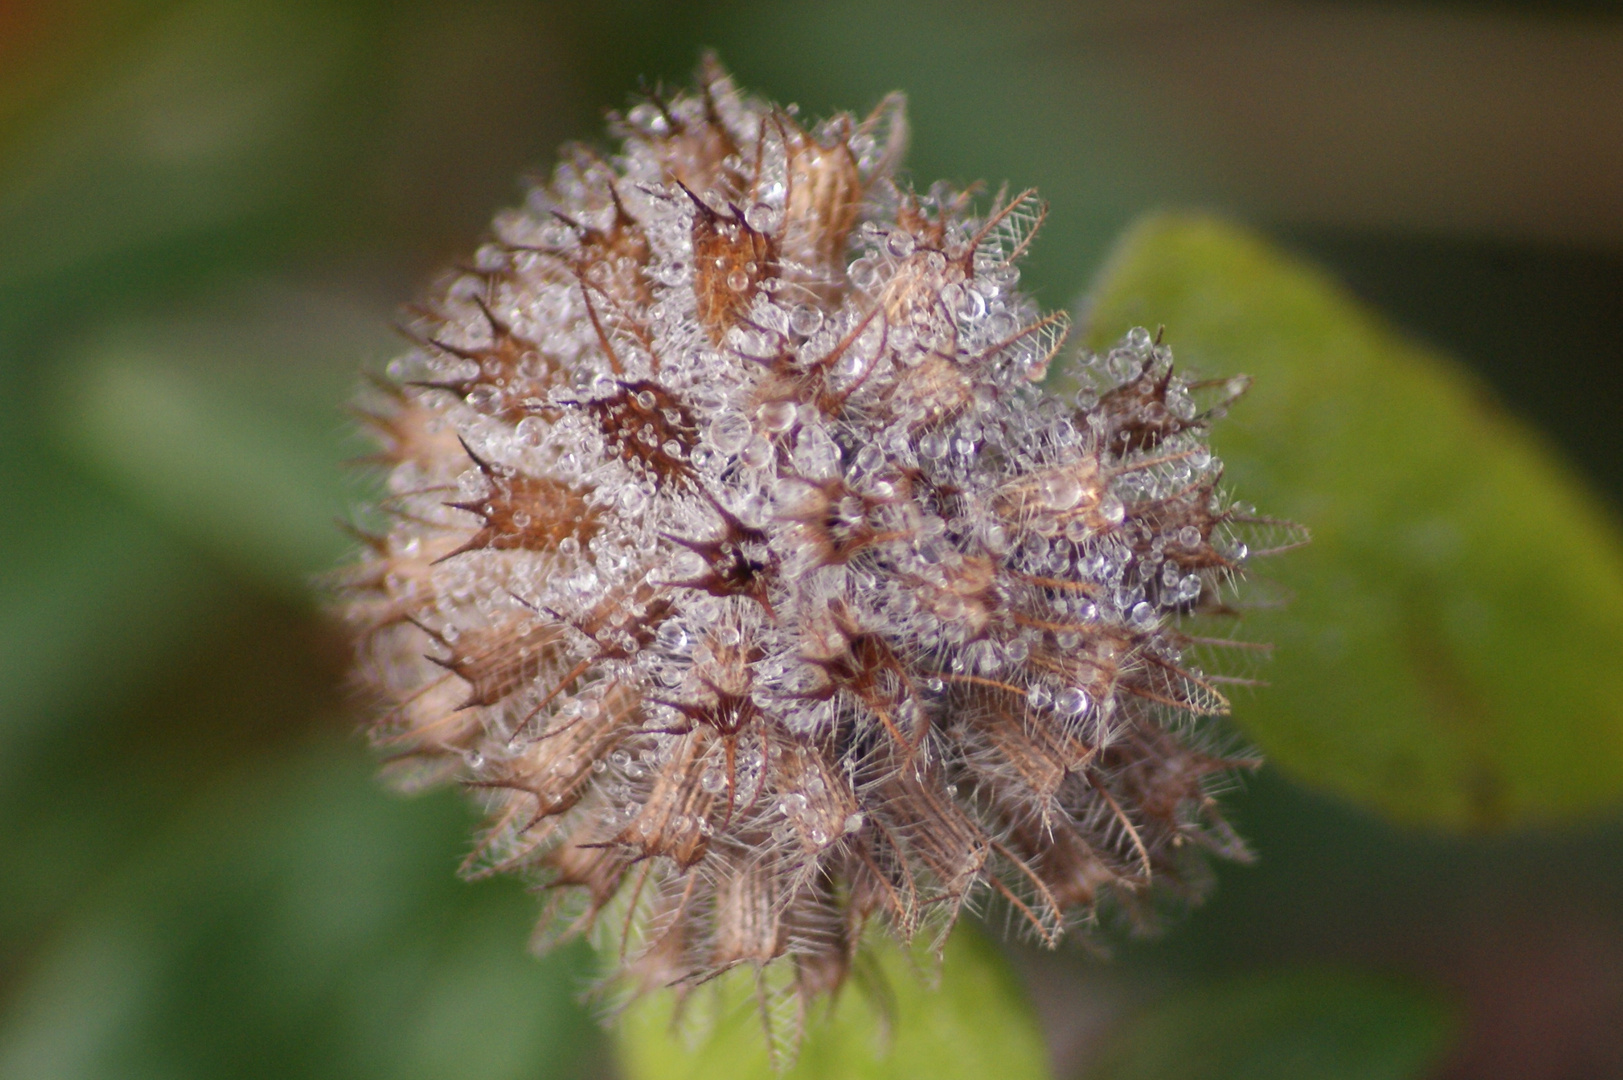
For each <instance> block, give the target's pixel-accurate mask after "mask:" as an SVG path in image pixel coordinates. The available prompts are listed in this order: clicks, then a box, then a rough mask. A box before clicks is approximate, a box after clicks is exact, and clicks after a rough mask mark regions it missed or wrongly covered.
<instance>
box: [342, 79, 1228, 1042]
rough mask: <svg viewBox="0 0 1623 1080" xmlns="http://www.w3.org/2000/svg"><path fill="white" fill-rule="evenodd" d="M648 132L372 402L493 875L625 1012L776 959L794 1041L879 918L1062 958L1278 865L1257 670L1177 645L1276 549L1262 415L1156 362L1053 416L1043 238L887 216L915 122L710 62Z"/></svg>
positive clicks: (1129, 350) (1096, 371)
mask: <svg viewBox="0 0 1623 1080" xmlns="http://www.w3.org/2000/svg"><path fill="white" fill-rule="evenodd" d="M613 129H614V134H615V136H616V138H618V139H619V140H620V145H619V148H618V149H617V150H616V152H615V153H614V154H612V155H611V156H607V157H603V156H599V155H598V154H596V153H594V152H593V151H591V150H589V149H586V148H583V147H574V148H571V149H569V150H568V151H566V154H565V160H564V162H563V164H561V165H560V166H559V167H558V169H557V172H556V174H555V176H554V177H553V179H552V182H551V183H550V184H548V185H547V186H546V187H544V188H538V189H536V190H535V191H533V192H532V193H531V195H530V198H529V201H528V202H527V204H526V205H525V206H524V207H523V208H522V209H519V210H515V211H512V212H508V213H505V214H503V215H501V216H500V217H499V218H498V219H497V221H496V223H495V230H494V231H495V237H494V239H493V240H492V241H491V242H489V243H488V244H486V245H485V246H483V247H482V248H480V249H479V251H478V253H477V255H476V257H475V260H474V262H473V265H472V266H470V267H468V268H466V269H464V270H462V271H459V272H457V273H456V274H455V275H453V276H451V277H449V278H448V279H447V280H446V281H445V282H444V283H443V288H442V290H441V291H440V292H439V293H438V294H437V295H436V297H435V299H434V300H433V301H432V302H431V303H430V304H429V305H428V306H427V307H426V308H425V309H423V310H421V311H419V312H417V314H416V315H415V317H414V321H413V322H412V323H411V326H410V330H411V332H412V333H413V335H414V336H415V337H416V338H417V340H418V341H419V347H418V348H416V349H415V350H413V351H412V352H410V353H408V354H407V355H405V356H402V357H400V358H399V359H397V360H395V361H394V362H393V363H391V364H390V366H389V369H388V378H387V379H382V380H379V382H378V385H377V387H376V388H375V390H374V392H373V394H372V399H371V400H370V402H369V403H368V407H369V410H370V413H371V418H370V422H371V423H372V424H373V425H374V426H375V428H376V430H377V432H378V434H379V436H380V438H381V442H382V444H383V458H384V459H385V460H386V462H387V464H388V466H389V473H388V485H389V490H390V495H389V497H388V499H387V501H386V503H385V506H384V509H385V510H386V511H387V512H388V515H389V517H390V524H389V525H388V528H387V531H386V533H385V534H383V535H380V536H376V537H373V538H371V540H370V544H369V552H368V553H367V554H366V556H365V558H364V559H363V560H362V562H361V563H360V565H358V566H357V567H356V568H354V570H353V571H352V572H351V576H350V582H349V585H350V593H349V596H350V599H349V600H348V607H347V615H348V618H349V620H350V621H351V623H352V624H353V626H354V627H355V630H356V634H357V637H358V641H359V651H360V671H361V672H362V676H363V678H364V680H365V681H366V683H367V684H368V685H369V686H370V687H371V688H372V689H373V690H374V691H376V693H377V695H378V696H379V697H380V698H381V699H382V700H383V702H384V705H383V709H382V715H381V718H380V720H379V721H378V724H377V727H376V732H377V736H378V739H379V741H380V742H381V743H382V744H383V745H384V746H386V747H388V748H390V749H391V750H392V751H393V763H392V766H391V767H392V768H394V769H395V770H397V771H399V772H401V773H402V775H404V776H405V777H407V779H408V781H409V782H411V783H423V782H438V781H458V782H460V783H462V784H464V785H466V786H468V787H469V788H472V789H474V790H476V791H477V792H479V793H480V795H481V796H482V798H483V799H484V801H485V802H486V804H487V806H488V808H489V810H490V814H491V822H490V826H489V828H488V831H487V832H486V833H485V834H484V835H483V837H482V839H481V840H480V841H479V843H478V845H477V848H476V850H475V852H474V854H473V855H472V856H471V857H470V860H469V863H468V869H469V871H470V872H473V873H487V872H493V871H506V870H516V871H520V872H523V873H525V874H527V875H530V876H531V877H533V879H534V880H535V881H536V882H537V883H538V885H539V886H541V887H542V888H544V889H545V890H546V891H547V893H548V894H549V895H550V896H551V897H552V898H553V903H552V907H551V909H550V910H549V911H548V913H547V914H546V916H545V920H544V922H543V936H544V937H545V938H549V939H550V938H552V937H556V936H558V935H560V934H568V933H574V932H578V931H581V930H583V929H587V928H591V927H594V926H595V927H598V928H601V929H602V930H603V931H605V932H606V933H607V934H608V936H609V937H610V938H611V939H612V946H611V947H612V949H613V950H614V955H617V956H619V957H620V958H622V963H621V966H620V969H619V971H620V975H621V981H620V983H619V985H621V986H624V987H626V988H627V989H628V990H630V991H633V992H635V991H638V990H642V989H647V988H650V987H658V986H675V987H678V988H682V987H691V986H693V985H696V984H697V983H699V982H700V981H702V980H704V979H706V978H707V977H709V976H711V975H714V974H716V973H718V972H720V971H723V970H725V969H727V968H731V967H734V966H737V965H752V966H753V967H754V968H755V969H756V970H757V971H758V972H759V973H760V979H761V985H762V987H763V988H765V990H766V992H767V996H768V997H769V998H770V999H771V1000H773V1001H776V1002H779V1003H781V1004H782V1005H783V1006H784V1009H783V1013H784V1014H786V1015H790V1016H791V1017H792V1016H793V1015H796V1014H798V1012H799V1011H802V1010H803V1008H804V1006H805V1004H806V1003H807V1002H808V1001H809V1000H811V999H813V998H815V997H816V996H818V995H821V994H826V993H829V992H831V991H833V990H835V989H836V988H838V987H839V986H840V985H841V983H842V981H843V980H844V979H845V978H846V976H847V973H848V972H849V970H850V969H851V965H852V961H853V957H854V953H855V950H856V948H857V942H858V939H859V936H860V934H861V933H862V931H863V928H864V927H865V926H866V925H867V924H870V923H877V924H879V925H881V926H882V927H884V928H885V929H887V930H888V931H889V932H890V933H892V934H894V935H896V936H898V937H900V938H902V939H911V938H913V937H915V936H916V935H918V934H919V933H920V932H921V931H925V930H927V931H929V932H930V933H941V932H944V930H945V928H946V927H948V926H950V925H951V923H952V922H953V920H954V919H955V918H956V916H957V914H958V913H959V911H960V910H961V909H963V907H964V906H965V905H966V904H974V903H976V902H978V901H980V900H986V901H988V902H990V903H991V904H992V905H993V906H999V905H1001V906H1002V908H1003V909H1004V910H1005V911H1007V912H1008V913H1010V914H1011V915H1013V916H1015V917H1017V918H1018V920H1019V921H1020V922H1021V923H1023V924H1024V925H1025V926H1027V927H1029V929H1030V931H1031V932H1032V933H1033V934H1034V935H1035V936H1036V937H1037V938H1038V939H1039V940H1041V941H1042V942H1044V943H1047V944H1050V945H1052V944H1053V943H1055V942H1056V941H1058V940H1059V938H1060V937H1061V935H1062V934H1064V933H1065V932H1066V930H1067V929H1069V928H1072V927H1074V926H1077V925H1078V924H1085V923H1088V922H1089V921H1091V920H1093V919H1094V918H1095V917H1096V913H1097V910H1098V908H1099V905H1100V904H1101V903H1106V904H1109V905H1111V906H1113V907H1114V908H1116V909H1119V910H1128V911H1133V910H1138V909H1141V908H1142V907H1143V901H1144V897H1145V895H1146V891H1147V888H1148V886H1150V885H1151V883H1152V882H1155V883H1162V882H1166V883H1169V884H1171V885H1172V886H1173V887H1174V891H1176V890H1177V889H1178V888H1179V887H1180V886H1181V887H1182V888H1183V889H1184V890H1185V891H1189V890H1190V887H1191V886H1192V885H1193V884H1195V883H1196V882H1197V881H1198V876H1199V869H1200V865H1201V863H1200V859H1199V858H1198V857H1196V856H1194V854H1193V849H1195V848H1207V849H1213V850H1215V851H1217V852H1219V853H1221V854H1223V855H1226V856H1229V857H1241V856H1243V855H1244V851H1243V848H1242V846H1241V845H1240V843H1239V842H1238V841H1237V840H1236V838H1235V837H1234V835H1233V834H1232V833H1231V832H1230V830H1229V829H1228V828H1227V827H1226V826H1225V824H1224V823H1223V821H1222V819H1221V818H1220V817H1219V816H1218V809H1217V806H1216V804H1215V802H1214V800H1213V797H1212V793H1213V784H1214V782H1216V781H1218V780H1220V778H1221V777H1222V776H1223V775H1224V774H1225V773H1228V772H1229V771H1230V770H1232V769H1234V768H1236V767H1239V766H1243V765H1249V764H1251V763H1250V762H1243V761H1238V760H1235V759H1234V758H1232V757H1228V756H1225V755H1223V754H1222V753H1220V752H1219V751H1218V749H1216V748H1215V745H1214V743H1215V738H1214V737H1213V736H1211V735H1209V734H1208V733H1206V723H1205V722H1203V721H1202V719H1201V718H1202V717H1208V716H1211V715H1212V714H1219V713H1223V712H1225V711H1226V710H1227V702H1226V701H1225V699H1224V696H1223V694H1222V693H1221V692H1220V690H1219V684H1220V683H1222V682H1224V681H1225V680H1224V679H1222V678H1220V677H1216V676H1212V675H1208V674H1204V673H1203V672H1202V670H1201V668H1200V667H1199V666H1197V661H1198V656H1197V654H1198V653H1200V652H1202V651H1203V650H1204V651H1206V652H1208V653H1212V652H1214V651H1215V650H1220V649H1222V648H1224V647H1227V646H1234V645H1236V644H1237V643H1235V642H1232V641H1228V640H1225V639H1203V638H1197V637H1195V636H1193V635H1192V634H1191V633H1190V632H1189V631H1188V630H1187V625H1188V624H1187V623H1186V621H1185V619H1186V617H1187V616H1191V615H1195V614H1200V613H1217V612H1220V611H1221V610H1223V609H1224V601H1223V600H1222V599H1221V594H1222V593H1223V592H1224V591H1225V589H1226V588H1227V586H1228V585H1229V584H1230V583H1232V581H1233V580H1234V579H1235V577H1236V576H1237V575H1238V574H1239V572H1240V570H1241V567H1242V565H1243V563H1244V562H1245V561H1246V558H1247V554H1246V549H1245V546H1244V545H1243V544H1242V543H1241V542H1240V540H1239V535H1238V528H1239V527H1240V526H1241V525H1243V524H1245V523H1247V522H1255V521H1256V520H1257V519H1255V518H1252V517H1248V516H1247V515H1245V514H1241V513H1237V512H1236V510H1235V509H1234V508H1233V507H1231V506H1230V505H1229V504H1228V503H1227V502H1226V501H1225V500H1224V499H1223V498H1222V497H1221V496H1220V495H1219V493H1218V481H1219V475H1220V469H1221V466H1220V465H1219V463H1218V462H1217V461H1216V460H1215V459H1213V458H1212V455H1211V454H1210V452H1209V451H1208V449H1207V447H1206V445H1205V443H1204V436H1205V430H1206V426H1207V422H1208V420H1209V419H1210V418H1211V416H1212V415H1213V413H1214V411H1216V410H1217V409H1220V408H1221V406H1222V405H1223V404H1224V402H1225V401H1226V398H1227V397H1231V396H1233V395H1234V394H1236V393H1238V392H1239V389H1241V387H1239V386H1236V385H1234V384H1231V383H1230V384H1223V385H1221V386H1216V387H1208V386H1205V385H1203V384H1191V383H1189V382H1187V381H1185V380H1184V379H1182V378H1180V377H1179V376H1177V375H1175V374H1173V373H1172V370H1171V356H1170V353H1169V352H1168V350H1167V349H1166V348H1164V347H1162V346H1161V345H1159V344H1157V343H1156V342H1155V341H1152V339H1151V337H1150V335H1149V334H1148V333H1146V332H1144V331H1142V330H1135V331H1134V332H1133V333H1131V334H1129V335H1128V336H1127V338H1126V339H1125V340H1124V341H1123V342H1122V343H1121V345H1120V346H1119V347H1118V348H1116V349H1115V350H1113V351H1111V352H1110V353H1109V354H1108V355H1105V356H1082V357H1080V358H1079V359H1078V363H1077V367H1076V378H1077V379H1078V381H1079V382H1080V383H1081V384H1082V385H1083V387H1084V389H1083V390H1082V391H1081V393H1080V394H1078V395H1077V396H1076V397H1075V398H1074V399H1067V400H1061V399H1060V398H1058V397H1056V396H1054V395H1052V394H1049V393H1046V392H1044V390H1042V389H1041V388H1040V385H1039V384H1040V382H1041V380H1042V379H1043V378H1044V375H1045V374H1046V373H1047V371H1048V368H1049V364H1050V362H1051V361H1052V360H1053V359H1054V358H1055V357H1056V356H1058V355H1059V354H1060V353H1061V348H1062V344H1063V342H1064V338H1065V332H1066V319H1065V317H1064V316H1063V315H1062V314H1050V315H1044V314H1042V313H1041V312H1039V311H1038V310H1037V309H1036V307H1035V306H1034V305H1033V304H1032V302H1031V301H1030V300H1029V299H1027V298H1026V297H1025V296H1023V295H1022V294H1021V293H1020V292H1019V291H1018V290H1017V288H1016V283H1017V281H1018V278H1019V270H1018V266H1017V264H1018V262H1019V260H1020V258H1021V256H1022V255H1023V254H1024V252H1025V251H1026V248H1027V246H1028V245H1029V244H1030V243H1031V241H1032V237H1033V235H1034V233H1035V232H1036V230H1037V227H1038V225H1039V224H1040V223H1041V221H1042V217H1043V212H1044V211H1043V207H1042V204H1040V203H1039V202H1038V201H1037V200H1036V199H1035V198H1034V197H1033V196H1032V195H1031V194H1029V193H1025V194H1020V195H1017V196H1015V197H1013V198H1000V199H997V200H995V201H994V203H993V204H992V206H991V207H990V209H989V210H988V211H986V212H984V213H979V212H977V211H976V209H975V208H974V207H973V205H972V200H971V197H970V194H968V193H963V192H955V191H952V190H949V189H947V188H946V187H944V186H940V185H938V186H936V187H933V188H931V189H930V192H929V193H928V194H927V195H921V194H918V193H915V192H913V191H911V190H909V189H908V188H907V187H905V186H903V185H901V184H900V183H898V182H897V180H896V179H895V170H896V168H897V165H898V162H899V159H900V156H901V152H902V148H903V143H904V141H905V126H904V116H903V109H902V102H901V99H900V98H898V97H892V98H888V99H886V100H885V101H884V102H883V103H881V105H880V106H879V108H878V109H877V110H876V111H875V112H874V113H873V114H872V115H871V116H869V117H868V118H867V119H865V120H861V121H858V120H856V119H854V118H853V117H851V116H849V115H839V116H836V117H834V118H832V119H830V120H827V121H824V122H823V123H821V124H818V125H816V126H815V127H811V128H806V127H803V126H802V125H801V124H800V123H799V122H798V121H797V119H796V117H795V113H794V111H793V110H792V109H788V110H786V109H782V108H778V107H776V106H773V105H770V104H768V103H766V102H763V101H760V100H757V99H752V98H748V97H744V96H741V95H740V94H739V93H738V92H737V91H736V90H735V89H734V87H733V85H732V83H731V82H730V80H729V79H728V78H727V76H726V75H725V74H724V73H722V72H721V71H720V70H719V68H717V67H716V66H715V65H714V64H713V63H710V64H707V65H706V67H705V69H704V71H703V73H702V76H701V81H700V86H699V88H698V90H697V91H696V92H692V93H683V94H679V95H676V96H674V97H669V98H654V99H651V100H648V101H646V102H644V103H642V104H639V105H637V106H636V107H635V108H633V109H631V110H630V111H629V112H628V113H627V114H626V115H625V116H624V117H623V118H616V119H615V120H614V122H613ZM1229 681H1232V680H1229ZM790 1026H791V1027H792V1026H793V1024H792V1023H791V1024H790Z"/></svg>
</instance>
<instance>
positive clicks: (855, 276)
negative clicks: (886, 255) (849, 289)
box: [846, 257, 879, 290]
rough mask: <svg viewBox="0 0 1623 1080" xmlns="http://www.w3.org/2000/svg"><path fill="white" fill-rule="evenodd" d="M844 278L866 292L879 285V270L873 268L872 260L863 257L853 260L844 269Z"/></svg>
mask: <svg viewBox="0 0 1623 1080" xmlns="http://www.w3.org/2000/svg"><path fill="white" fill-rule="evenodd" d="M846 277H847V278H848V279H849V280H850V282H851V284H852V285H855V286H856V287H857V288H859V289H863V290H867V289H871V288H873V287H874V286H875V285H877V284H879V269H878V268H877V267H876V266H874V262H873V260H872V259H870V258H867V257H863V258H860V259H856V260H854V261H853V262H852V263H851V265H850V266H848V267H847V268H846Z"/></svg>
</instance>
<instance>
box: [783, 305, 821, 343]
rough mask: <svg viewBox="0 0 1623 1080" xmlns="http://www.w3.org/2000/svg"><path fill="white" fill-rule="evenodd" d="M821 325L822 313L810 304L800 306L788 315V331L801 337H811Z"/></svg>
mask: <svg viewBox="0 0 1623 1080" xmlns="http://www.w3.org/2000/svg"><path fill="white" fill-rule="evenodd" d="M822 325H823V313H822V312H821V311H819V310H817V309H816V308H814V307H812V306H811V305H810V304H801V305H799V306H798V307H796V308H795V309H794V311H792V312H790V313H789V329H791V330H793V331H794V332H795V333H797V334H799V335H800V336H801V337H811V335H813V334H815V333H817V330H818V328H819V327H821V326H822Z"/></svg>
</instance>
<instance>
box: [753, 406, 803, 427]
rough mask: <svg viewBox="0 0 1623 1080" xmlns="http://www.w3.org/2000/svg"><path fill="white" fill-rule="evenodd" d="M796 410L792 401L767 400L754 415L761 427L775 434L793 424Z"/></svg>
mask: <svg viewBox="0 0 1623 1080" xmlns="http://www.w3.org/2000/svg"><path fill="white" fill-rule="evenodd" d="M796 411H797V410H796V409H795V403H794V402H792V401H769V402H767V403H766V404H765V405H762V406H761V407H760V409H759V410H757V411H756V413H755V415H756V417H757V418H758V419H759V420H760V421H761V427H762V428H764V429H765V430H767V431H770V432H772V433H773V434H774V435H776V434H780V433H782V432H785V431H788V430H789V429H790V428H792V427H794V426H795V413H796Z"/></svg>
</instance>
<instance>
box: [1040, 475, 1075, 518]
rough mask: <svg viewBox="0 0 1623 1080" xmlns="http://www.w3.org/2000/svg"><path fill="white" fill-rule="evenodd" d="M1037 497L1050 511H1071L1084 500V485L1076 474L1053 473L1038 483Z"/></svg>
mask: <svg viewBox="0 0 1623 1080" xmlns="http://www.w3.org/2000/svg"><path fill="white" fill-rule="evenodd" d="M1037 496H1038V498H1040V499H1041V500H1042V503H1043V505H1044V506H1046V507H1047V508H1048V509H1050V510H1055V511H1064V510H1069V509H1070V508H1071V507H1073V506H1075V505H1076V504H1077V503H1078V502H1080V501H1081V500H1082V484H1081V482H1080V481H1078V480H1077V478H1076V476H1075V474H1074V473H1071V472H1068V471H1060V472H1051V473H1048V474H1046V475H1045V476H1043V478H1042V479H1041V480H1039V481H1037Z"/></svg>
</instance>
